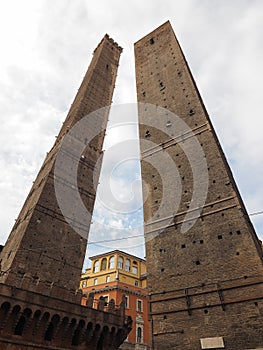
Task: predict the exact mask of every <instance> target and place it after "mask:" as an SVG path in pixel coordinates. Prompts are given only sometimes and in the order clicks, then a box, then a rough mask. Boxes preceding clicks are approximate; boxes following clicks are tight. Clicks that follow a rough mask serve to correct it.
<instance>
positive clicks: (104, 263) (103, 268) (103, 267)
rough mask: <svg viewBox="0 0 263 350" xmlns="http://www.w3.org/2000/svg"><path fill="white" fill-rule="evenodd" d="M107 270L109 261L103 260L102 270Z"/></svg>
mask: <svg viewBox="0 0 263 350" xmlns="http://www.w3.org/2000/svg"><path fill="white" fill-rule="evenodd" d="M106 269H107V259H106V258H103V259H102V260H101V270H102V271H104V270H106Z"/></svg>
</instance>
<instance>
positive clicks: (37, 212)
mask: <svg viewBox="0 0 263 350" xmlns="http://www.w3.org/2000/svg"><path fill="white" fill-rule="evenodd" d="M121 51H122V49H121V48H120V47H119V46H118V45H117V44H116V43H115V42H113V40H112V39H110V38H109V37H108V35H106V36H105V37H104V38H103V39H102V41H101V43H100V44H99V45H98V47H97V48H96V50H95V51H94V55H93V59H92V62H91V64H90V66H89V69H88V71H87V73H86V75H85V77H84V79H83V82H82V84H81V86H80V88H79V91H78V93H77V95H76V97H75V100H74V102H73V104H72V105H71V108H70V110H69V113H68V116H67V118H66V120H65V122H64V123H63V126H62V128H61V131H60V133H59V134H58V137H57V140H56V142H55V144H54V146H53V148H52V149H51V151H50V152H49V153H48V154H47V156H46V159H45V161H44V163H43V165H42V167H41V169H40V171H39V173H38V175H37V178H36V180H35V181H34V183H33V186H32V188H31V191H30V193H29V195H28V197H27V199H26V201H25V204H24V206H23V208H22V210H21V212H20V214H19V216H18V218H17V220H16V223H15V225H14V227H13V229H12V232H11V234H10V236H9V238H8V240H7V242H6V244H5V247H4V249H3V251H2V253H1V270H2V276H1V279H0V282H2V283H6V284H10V285H13V286H16V287H19V286H21V283H22V282H23V279H24V278H25V277H27V278H28V279H30V278H32V279H33V280H34V281H37V280H40V281H47V282H49V283H52V284H54V285H57V286H60V287H63V288H67V289H73V290H76V289H78V287H79V279H80V275H81V271H82V266H83V260H84V257H85V251H86V244H87V234H88V231H89V224H90V222H86V224H85V225H83V223H82V222H81V221H80V220H76V222H74V223H73V222H72V224H71V225H69V223H68V221H67V220H66V218H65V216H64V213H62V212H61V210H60V207H59V204H58V202H57V198H56V191H55V186H54V173H55V162H56V158H57V154H58V152H59V151H60V149H61V145H62V143H63V142H64V139H65V137H66V136H67V135H68V132H69V131H70V130H71V129H72V127H73V126H74V125H75V124H76V123H77V122H78V121H80V120H82V118H83V117H85V116H87V115H89V114H90V113H92V112H94V111H97V110H99V109H101V108H103V107H106V106H110V104H111V102H112V95H113V90H114V86H115V85H114V84H115V79H116V75H117V68H118V62H119V58H120V54H121ZM108 112H109V109H107V108H106V109H105V110H103V112H102V113H104V115H103V118H100V120H102V127H101V129H102V130H103V129H105V128H106V123H107V119H108ZM95 123H96V121H94V120H93V121H92V122H91V123H89V125H88V127H89V128H91V129H92V128H95V125H94V124H95ZM95 135H96V133H95ZM96 136H97V137H95V138H94V139H93V140H87V142H88V144H87V147H86V149H85V150H84V152H83V154H82V155H81V157H80V158H79V159H77V160H76V161H77V162H78V172H77V186H78V188H74V185H75V184H72V183H69V181H68V179H69V176H67V174H66V173H64V174H62V175H61V177H59V178H57V181H58V183H60V186H61V188H62V189H61V191H66V190H67V189H68V188H72V189H73V191H77V192H79V193H80V195H81V199H82V201H83V203H85V206H86V208H87V212H90V213H92V210H93V206H94V201H95V194H96V185H97V184H96V180H95V183H94V181H93V180H94V176H93V175H94V169H95V166H96V171H97V173H98V174H99V170H100V168H98V166H99V163H100V162H98V160H99V159H101V153H102V144H103V140H104V132H102V133H100V134H99V135H96ZM64 148H65V147H64ZM64 152H67V154H65V157H64V159H65V162H66V163H68V168H70V166H71V164H72V163H73V161H74V157H75V155H74V146H72V147H71V148H70V147H68V150H67V149H65V150H64ZM63 186H64V188H63ZM70 205H72V206H74V205H76V203H74V202H72V203H70ZM83 219H84V218H83ZM74 225H75V228H77V229H78V233H76V230H75V228H74Z"/></svg>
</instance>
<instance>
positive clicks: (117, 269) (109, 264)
mask: <svg viewBox="0 0 263 350" xmlns="http://www.w3.org/2000/svg"><path fill="white" fill-rule="evenodd" d="M90 260H91V268H89V269H86V271H85V273H83V274H82V276H81V282H80V288H81V289H82V290H83V292H84V294H85V295H87V296H88V294H89V293H90V292H92V293H94V297H95V305H94V307H96V303H97V302H98V300H99V299H100V298H103V299H104V302H105V308H107V307H108V303H109V301H110V300H111V299H114V301H115V304H117V305H119V304H120V303H121V301H122V296H123V295H125V300H126V311H125V313H126V315H127V316H131V317H132V319H133V327H132V330H131V332H130V334H129V335H128V338H127V340H126V342H125V343H124V344H123V345H122V346H121V348H120V349H123V350H124V349H125V350H131V349H135V350H148V349H149V348H150V347H149V343H150V338H149V325H148V292H147V282H146V262H145V260H144V259H141V258H138V257H136V256H134V255H130V254H128V253H125V252H122V251H119V250H114V251H111V252H108V253H104V254H100V255H96V256H93V257H91V258H90ZM86 298H87V297H84V298H83V300H82V303H83V304H85V303H86Z"/></svg>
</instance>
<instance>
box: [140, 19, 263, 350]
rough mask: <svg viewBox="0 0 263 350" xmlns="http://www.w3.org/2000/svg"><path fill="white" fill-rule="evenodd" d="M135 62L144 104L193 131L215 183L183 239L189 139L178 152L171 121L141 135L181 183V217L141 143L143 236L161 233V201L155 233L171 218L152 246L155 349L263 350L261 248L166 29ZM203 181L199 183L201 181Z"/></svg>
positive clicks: (146, 43) (189, 188)
mask: <svg viewBox="0 0 263 350" xmlns="http://www.w3.org/2000/svg"><path fill="white" fill-rule="evenodd" d="M135 59H136V80H137V96H138V101H139V102H145V103H150V104H154V105H158V106H161V107H164V108H166V109H168V110H170V111H171V112H173V113H175V114H177V115H178V116H179V117H180V118H181V119H182V120H183V121H184V122H186V123H187V124H188V126H189V127H190V128H191V129H192V132H193V134H194V135H195V137H196V138H197V139H198V141H199V144H200V145H201V146H202V149H203V152H204V154H205V159H206V162H207V171H208V175H209V184H208V195H207V198H206V202H205V206H204V208H203V210H202V213H201V216H200V217H199V219H198V220H197V222H196V223H195V225H194V226H193V227H192V228H190V230H189V231H188V232H186V233H182V232H181V230H180V229H181V227H182V222H183V220H184V217H185V214H186V212H187V210H188V208H189V204H190V202H191V199H192V194H193V175H192V170H191V165H190V164H189V160H188V159H187V156H186V154H185V153H184V151H183V147H184V146H185V145H186V144H187V138H186V136H184V138H181V139H180V138H178V140H177V142H172V140H171V138H170V139H169V138H168V136H167V134H166V133H164V132H161V131H160V130H159V129H162V130H165V128H166V127H167V122H168V119H167V118H168V117H167V118H165V117H163V119H162V120H160V121H158V123H159V125H160V128H154V127H151V126H149V125H148V126H145V125H140V137H141V139H142V140H144V139H146V138H147V139H148V140H150V141H152V142H154V143H155V144H156V145H159V146H160V148H161V149H162V150H161V152H167V153H168V154H169V155H170V157H171V158H172V160H173V162H174V163H175V164H176V167H177V169H178V171H179V174H180V180H181V182H182V195H181V200H180V205H179V209H178V211H177V212H175V208H174V204H173V201H169V202H168V201H166V202H165V198H164V199H163V198H162V196H163V188H164V186H167V185H168V186H169V183H165V184H164V183H163V182H162V181H163V179H162V178H161V176H160V174H158V169H156V168H154V167H153V166H152V165H151V163H153V160H154V157H155V156H156V153H154V152H155V151H156V150H153V149H152V150H147V148H145V146H144V144H143V142H141V153H142V162H141V164H142V178H143V180H144V182H145V183H147V184H148V185H147V186H148V187H147V191H148V197H146V193H144V196H145V198H144V199H145V204H144V215H145V221H149V222H150V223H148V224H147V225H145V230H146V232H151V230H154V229H155V227H156V222H153V220H151V218H152V217H153V215H154V214H155V212H156V211H157V210H158V208H159V205H160V203H161V201H162V200H163V201H164V202H165V208H166V212H165V215H164V217H159V218H158V224H160V223H162V222H164V224H165V222H166V221H165V217H168V218H169V217H170V218H172V220H171V223H170V224H169V225H168V226H167V228H166V229H165V230H164V231H162V232H161V233H159V234H158V235H157V236H156V237H155V238H153V239H150V240H149V239H148V238H149V235H148V236H146V239H147V243H146V256H147V270H148V288H149V292H150V308H151V319H152V324H153V327H152V332H153V345H154V349H156V350H162V349H165V350H166V349H181V350H187V349H189V350H195V349H201V345H200V339H201V338H210V337H221V336H222V337H223V338H224V343H225V348H226V349H228V350H234V349H235V350H239V349H253V348H255V347H262V346H263V332H262V329H263V316H262V312H263V309H262V305H263V304H262V298H263V266H262V251H261V247H260V244H259V241H258V239H257V236H256V234H255V231H254V229H253V227H252V224H251V222H250V220H249V218H248V215H247V212H246V209H245V207H244V205H243V202H242V200H241V198H240V195H239V192H238V190H237V187H236V185H235V182H234V179H233V176H232V174H231V171H230V168H229V166H228V164H227V162H226V159H225V156H224V154H223V151H222V149H221V147H220V145H219V142H218V139H217V137H216V135H215V132H214V129H213V127H212V125H211V121H210V119H209V117H208V114H207V112H206V110H205V107H204V105H203V102H202V100H201V97H200V95H199V93H198V90H197V88H196V85H195V82H194V80H193V78H192V75H191V72H190V70H189V67H188V65H187V62H186V60H185V58H184V56H183V53H182V51H181V48H180V46H179V44H178V42H177V40H176V38H175V35H174V33H173V30H172V28H171V26H170V23H169V22H167V23H165V24H164V25H162V26H161V27H159V28H158V29H156V30H155V31H154V32H152V33H150V34H149V35H147V36H146V37H144V38H143V39H141V40H140V41H138V42H137V43H136V44H135ZM143 113H144V114H146V113H147V111H145V110H140V111H139V118H141V119H140V120H143ZM172 127H173V126H171V128H172ZM147 131H148V132H149V133H150V136H149V135H148V136H146V134H147ZM175 134H176V130H175ZM156 152H158V151H156ZM159 152H160V151H159ZM204 180H205V179H204V177H203V176H202V175H201V176H200V177H199V179H198V181H199V183H201V182H202V181H204ZM171 190H172V189H171ZM155 220H156V219H155ZM160 226H161V225H160ZM153 233H156V232H155V231H153ZM157 233H158V231H157ZM149 234H150V233H149Z"/></svg>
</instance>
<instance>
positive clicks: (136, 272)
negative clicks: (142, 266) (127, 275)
mask: <svg viewBox="0 0 263 350" xmlns="http://www.w3.org/2000/svg"><path fill="white" fill-rule="evenodd" d="M132 273H133V274H134V275H137V274H138V267H137V266H133V267H132Z"/></svg>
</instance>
